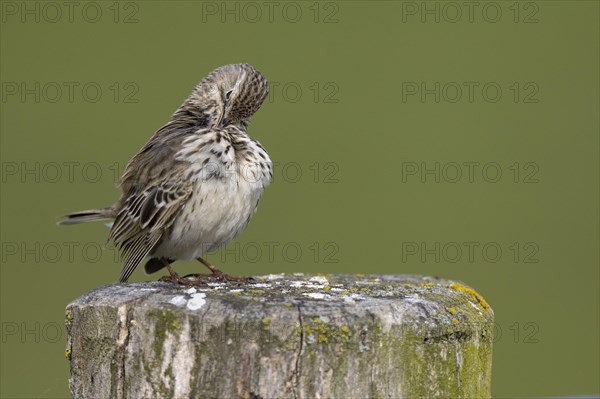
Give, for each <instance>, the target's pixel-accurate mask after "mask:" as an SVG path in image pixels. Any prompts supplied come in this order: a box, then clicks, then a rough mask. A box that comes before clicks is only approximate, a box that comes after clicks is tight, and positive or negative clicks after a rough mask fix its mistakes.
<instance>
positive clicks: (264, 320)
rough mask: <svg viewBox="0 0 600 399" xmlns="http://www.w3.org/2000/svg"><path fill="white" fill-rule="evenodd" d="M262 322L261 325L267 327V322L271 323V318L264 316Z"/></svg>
mask: <svg viewBox="0 0 600 399" xmlns="http://www.w3.org/2000/svg"><path fill="white" fill-rule="evenodd" d="M262 323H263V326H265V327H268V326H269V324H271V318H270V317H264V318H263V319H262Z"/></svg>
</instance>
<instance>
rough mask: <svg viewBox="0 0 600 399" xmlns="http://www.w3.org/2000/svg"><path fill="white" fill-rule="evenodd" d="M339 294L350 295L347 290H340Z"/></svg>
mask: <svg viewBox="0 0 600 399" xmlns="http://www.w3.org/2000/svg"><path fill="white" fill-rule="evenodd" d="M341 294H342V295H350V292H348V291H342V292H341Z"/></svg>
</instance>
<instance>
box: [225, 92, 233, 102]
mask: <svg viewBox="0 0 600 399" xmlns="http://www.w3.org/2000/svg"><path fill="white" fill-rule="evenodd" d="M231 93H233V90H229V91H228V92H227V93H225V101H229V98H231Z"/></svg>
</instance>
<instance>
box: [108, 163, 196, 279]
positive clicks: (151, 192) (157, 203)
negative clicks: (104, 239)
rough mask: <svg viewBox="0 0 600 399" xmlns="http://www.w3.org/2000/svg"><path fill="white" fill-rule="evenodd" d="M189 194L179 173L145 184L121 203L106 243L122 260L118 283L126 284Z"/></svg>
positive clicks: (190, 190) (188, 189) (190, 187)
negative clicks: (145, 186)
mask: <svg viewBox="0 0 600 399" xmlns="http://www.w3.org/2000/svg"><path fill="white" fill-rule="evenodd" d="M191 193H192V184H191V182H189V181H187V180H186V179H184V178H183V173H180V174H179V176H171V177H170V178H168V179H167V180H164V181H162V182H160V183H159V184H157V185H149V186H148V187H147V188H146V189H145V190H143V191H141V192H139V193H137V194H135V195H131V196H129V197H128V198H127V199H126V200H125V206H124V207H123V208H122V209H121V211H120V212H119V214H118V215H117V217H116V219H115V222H114V224H113V227H112V229H111V232H110V236H109V240H111V241H112V242H114V243H115V244H116V245H117V246H118V247H119V249H120V250H121V256H122V258H123V269H122V271H121V278H120V281H122V282H123V281H127V279H128V278H129V276H130V275H131V273H133V271H134V270H135V268H136V266H137V265H138V264H139V263H140V262H141V261H142V259H144V257H146V255H148V254H149V253H150V251H151V250H152V249H153V248H154V246H155V245H156V244H157V243H158V241H159V240H160V239H161V237H162V236H163V233H164V232H165V230H166V229H168V228H169V227H170V225H171V224H172V223H173V221H174V220H175V217H176V215H177V213H178V212H179V211H180V209H181V207H182V205H183V204H184V203H185V201H186V200H187V199H188V198H189V196H190V195H191Z"/></svg>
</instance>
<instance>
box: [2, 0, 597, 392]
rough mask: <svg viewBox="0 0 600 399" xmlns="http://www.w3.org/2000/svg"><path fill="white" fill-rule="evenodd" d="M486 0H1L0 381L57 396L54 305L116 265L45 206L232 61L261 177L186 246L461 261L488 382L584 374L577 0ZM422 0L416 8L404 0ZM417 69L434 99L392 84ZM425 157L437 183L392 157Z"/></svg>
mask: <svg viewBox="0 0 600 399" xmlns="http://www.w3.org/2000/svg"><path fill="white" fill-rule="evenodd" d="M487 3H488V2H479V3H477V4H479V5H478V6H477V7H476V8H475V9H474V14H473V16H472V18H471V20H469V19H470V17H469V15H468V9H467V8H465V7H464V6H460V4H462V2H459V3H453V4H459V6H460V7H461V8H462V10H461V11H462V16H461V17H460V18H458V17H456V8H452V7H451V6H445V4H446V3H436V2H427V3H422V2H392V1H371V2H366V1H348V2H337V3H333V2H332V3H320V4H316V5H315V3H314V2H294V3H293V4H292V5H291V6H286V3H284V2H276V5H275V6H274V7H275V8H274V9H273V11H274V12H273V14H272V15H271V16H269V13H268V11H269V8H268V6H267V5H265V4H264V3H263V2H257V3H253V4H254V5H252V6H250V7H254V8H248V7H247V6H244V4H245V3H236V2H229V3H227V5H226V6H224V5H222V4H223V3H221V2H204V3H201V2H166V1H138V2H130V3H120V4H118V5H117V7H116V8H115V3H113V2H96V3H93V4H92V5H91V6H87V8H85V6H86V3H84V2H81V3H77V6H76V8H75V9H74V13H73V16H72V20H69V18H70V17H69V15H68V14H67V11H68V10H67V9H66V8H65V7H64V6H60V4H62V2H57V3H53V4H54V5H59V7H60V8H61V9H62V16H58V17H57V15H56V11H55V9H52V8H43V7H44V4H45V3H41V2H26V3H21V2H7V1H4V2H2V7H3V8H2V10H3V14H2V27H1V81H2V96H3V97H2V103H1V105H2V114H1V138H2V140H1V147H2V149H1V156H2V197H1V198H2V204H1V212H2V215H1V218H2V225H1V233H2V234H1V241H2V266H1V269H0V271H1V299H2V304H1V311H2V314H1V318H2V346H1V349H2V360H1V384H0V385H1V395H2V397H7V398H8V397H15V398H31V397H37V398H55V397H67V396H68V395H69V393H68V385H67V378H68V375H69V370H68V362H67V360H65V358H64V348H65V331H64V327H62V322H63V312H64V308H65V306H66V304H67V303H68V302H69V301H71V300H73V299H75V298H76V297H78V296H79V295H82V294H83V293H85V292H87V291H89V290H91V289H93V288H95V287H98V286H100V285H104V284H109V283H113V282H115V281H116V280H117V279H118V275H119V271H120V266H119V262H118V259H115V254H114V251H111V250H107V251H105V252H104V253H103V254H101V255H98V253H97V252H98V249H99V248H100V246H101V245H102V244H103V243H104V241H105V240H106V236H107V233H108V230H107V229H106V228H104V227H103V226H102V224H88V225H80V226H74V227H57V226H55V224H54V223H55V220H56V218H57V217H58V216H60V215H62V214H64V213H66V212H70V211H76V210H82V209H87V208H92V207H100V206H105V205H109V204H111V203H112V202H113V201H114V200H116V199H117V197H118V195H119V192H118V191H117V189H116V188H115V181H116V179H115V171H117V172H118V170H119V168H120V169H121V170H122V168H123V166H124V165H125V163H126V162H127V160H128V159H129V158H130V157H131V156H132V155H133V154H134V153H135V152H136V151H137V150H138V149H139V148H140V147H141V146H142V145H143V144H144V143H145V142H146V140H147V139H148V138H149V137H150V135H151V134H152V133H153V132H154V131H155V130H156V129H157V128H159V127H160V126H162V124H163V123H165V122H166V121H167V120H168V118H169V117H170V115H171V113H172V112H173V111H174V110H175V109H176V108H177V107H178V106H179V105H180V103H181V102H182V101H183V100H184V99H185V97H186V96H187V95H188V94H189V93H190V91H191V89H192V88H193V86H194V85H195V84H196V83H197V82H199V81H200V79H201V78H202V77H204V76H205V75H206V74H207V73H208V72H210V71H211V70H212V69H213V68H215V67H218V66H220V65H223V64H227V63H234V62H248V63H251V64H253V65H254V66H256V67H257V68H258V69H259V70H260V71H261V72H262V73H263V74H264V75H265V76H266V77H267V79H269V80H270V81H271V82H272V83H273V84H272V90H271V97H270V98H269V100H268V101H266V102H265V104H264V105H263V107H262V108H261V109H260V111H259V112H258V113H257V115H256V116H255V117H254V118H253V120H252V124H251V126H250V130H249V133H250V134H251V135H252V136H253V137H254V138H256V139H258V140H260V141H261V143H262V144H263V145H264V146H265V147H266V148H267V150H268V151H269V154H270V155H271V158H272V159H273V161H274V162H275V163H276V164H275V181H274V182H273V184H272V186H270V187H269V188H268V190H267V191H266V192H265V195H264V196H263V200H262V201H261V206H260V209H259V211H258V213H257V215H256V216H255V217H254V219H253V221H252V223H250V225H249V227H248V229H247V230H246V231H245V232H244V233H243V234H242V235H241V236H240V237H239V238H238V239H237V240H236V241H235V242H233V243H231V244H230V245H229V246H228V247H227V251H228V252H224V251H219V252H217V253H216V254H214V255H212V256H209V260H211V261H213V262H214V263H216V264H218V265H220V266H221V267H222V268H223V269H224V270H225V271H227V272H229V273H234V274H236V273H237V274H253V275H260V274H266V273H280V272H305V273H381V274H384V273H394V274H400V273H413V274H425V275H437V276H442V277H446V278H450V279H457V280H462V281H464V282H466V283H467V284H469V285H471V286H473V287H474V288H476V289H477V291H478V292H479V293H481V294H482V295H483V296H484V297H485V298H486V299H487V300H488V302H489V303H490V304H491V306H492V307H493V309H494V311H495V315H496V322H497V331H498V334H497V337H496V343H495V347H494V364H493V378H492V383H493V384H492V385H493V394H494V396H495V397H535V396H560V395H577V394H578V395H582V394H597V393H599V392H600V388H599V377H598V375H599V373H600V368H599V346H598V345H599V344H598V342H599V316H598V315H599V313H600V309H599V302H600V300H599V290H598V288H599V273H598V271H599V266H598V265H599V259H598V242H599V237H598V234H599V232H598V225H599V223H598V222H599V220H598V219H599V214H598V193H599V191H598V184H599V183H598V182H599V176H598V170H599V165H598V153H599V142H598V137H599V134H598V132H599V121H598V109H599V108H600V104H599V92H598V90H599V79H598V75H599V74H598V72H599V53H598V48H599V43H598V41H599V39H598V38H599V29H598V26H599V3H598V2H596V1H564V2H563V1H538V2H523V3H516V5H515V2H512V1H511V2H503V1H500V2H495V3H493V4H492V5H490V6H487V7H488V8H486V10H485V15H483V14H482V13H484V11H483V8H484V6H485V5H486V4H487ZM22 4H26V7H30V8H31V9H33V10H34V14H32V15H29V14H26V13H24V10H23V8H22V7H25V6H23V5H22ZM36 4H37V5H36ZM236 4H237V5H236ZM436 4H437V6H436ZM11 5H12V6H11ZM15 5H16V6H17V8H18V9H17V10H16V11H15V10H14V9H13V8H11V7H13V6H15ZM256 5H257V6H258V7H260V10H261V13H262V15H260V16H257V15H256ZM7 7H8V8H7ZM35 7H38V10H39V22H38V21H36V15H35V13H36V11H35V10H36V8H35ZM50 7H51V6H50ZM215 7H216V11H215ZM223 7H228V9H230V10H233V11H232V12H233V14H227V13H226V12H225V11H226V10H225V9H224V8H223ZM236 7H238V8H237V10H238V11H236ZM244 7H246V8H244ZM414 7H417V9H416V12H417V14H416V15H413V14H411V13H410V11H414V10H415V9H414ZM435 7H439V13H440V15H439V18H440V20H439V22H436V21H435V18H436V16H435V15H430V14H427V13H424V14H423V15H422V13H423V12H424V11H426V10H425V8H427V9H432V10H435ZM444 7H446V8H444ZM84 8H85V12H86V14H85V17H86V18H87V20H86V18H84V15H82V12H83V9H84ZM284 8H285V10H284ZM497 8H499V9H500V11H501V12H502V14H501V17H499V20H498V21H496V22H493V21H491V20H493V19H495V18H496V17H495V11H496V9H497ZM96 9H100V11H101V12H102V15H101V17H100V18H99V21H97V22H93V20H94V19H95V18H96V17H95V11H96ZM298 9H299V10H300V11H301V13H302V15H301V17H300V18H299V21H297V22H293V20H294V19H296V13H295V11H296V10H298ZM117 10H118V11H119V13H118V15H117V14H115V12H116V11H117ZM317 10H318V13H317V12H316V11H317ZM517 10H518V13H516V11H517ZM211 12H216V14H212V13H211ZM22 17H23V18H25V21H23V20H22ZM422 17H423V18H424V19H425V20H424V21H422V19H421V18H422ZM222 18H224V19H225V21H223V20H222ZM236 18H239V21H236ZM486 18H487V20H486ZM453 19H457V20H456V21H455V22H452V21H450V20H453ZM54 20H56V21H54ZM115 20H116V22H115ZM53 21H54V22H53ZM125 22H128V23H125ZM36 82H39V89H36V86H35V85H36ZM68 82H73V83H68ZM422 82H423V83H425V85H426V86H425V88H428V89H435V84H436V82H439V84H440V89H439V95H440V98H439V102H436V101H435V100H436V99H435V96H434V94H428V95H425V97H424V98H423V99H422V98H421V96H420V93H419V94H416V95H408V94H407V92H406V89H407V87H408V88H411V87H417V88H418V89H419V90H420V89H421V86H420V85H421V83H422ZM465 82H475V83H472V85H474V86H473V87H474V88H475V89H474V92H473V98H472V99H469V96H468V91H467V86H466V85H465ZM490 82H491V83H490ZM515 82H516V83H517V84H518V87H519V88H518V89H517V86H515ZM115 84H117V85H115ZM468 84H471V83H468ZM486 84H487V86H486V87H487V89H486V90H488V89H489V90H488V91H486V92H485V93H482V89H483V87H484V85H486ZM22 85H23V86H22ZM68 85H71V86H72V87H74V91H73V97H72V98H69V91H68ZM415 85H416V86H415ZM57 86H58V87H61V88H62V93H61V95H60V96H58V95H57V92H56V87H57ZM84 86H85V87H86V90H87V91H86V92H85V93H83V92H82V88H83V87H84ZM457 86H459V87H462V88H463V92H462V96H460V97H457V92H456V90H455V89H456V87H457ZM498 86H499V87H500V88H501V90H502V94H501V95H500V96H499V97H498V98H497V101H496V102H493V101H491V100H492V99H493V98H494V97H495V96H496V93H495V91H494V88H495V87H498ZM95 87H100V88H101V90H102V93H101V95H99V96H98V98H97V101H96V99H95V98H94V97H95V96H96V92H95V91H94V88H95ZM490 87H491V89H490ZM298 88H299V89H300V91H298ZM23 89H25V90H29V92H27V91H25V92H24V91H23ZM516 94H518V98H515V95H516ZM36 95H38V96H39V98H36ZM486 95H487V97H486ZM454 100H456V101H454ZM94 101H95V102H94ZM468 162H478V163H479V166H476V167H475V169H474V171H475V174H474V175H473V179H472V181H470V180H469V176H468V173H467V172H468V168H467V167H465V166H464V163H468ZM436 163H438V164H439V169H440V173H441V177H440V180H439V182H436V181H435V180H436V179H435V176H433V175H427V174H426V175H424V181H422V179H421V175H420V174H419V173H417V174H416V175H407V174H406V173H403V170H404V171H406V168H407V167H409V168H410V167H411V166H415V165H416V166H417V167H418V168H419V169H420V170H421V169H423V168H429V169H432V168H434V167H435V165H436ZM454 163H457V164H459V165H463V166H462V176H461V178H460V179H458V181H456V182H452V181H451V180H453V178H454V176H455V173H456V169H455V168H454V167H455V166H456V164H454ZM515 163H517V164H516V165H515ZM487 164H489V165H488V167H489V168H488V169H486V170H485V172H483V165H487ZM69 165H73V166H72V167H71V171H72V172H73V173H72V174H71V175H70V174H69V171H70V169H69V168H70V167H69ZM490 165H491V166H490ZM115 166H117V168H115ZM498 167H499V168H500V170H501V172H502V175H501V177H500V178H499V179H498V180H497V181H496V182H490V181H489V180H490V179H492V180H494V177H495V171H496V169H495V168H498ZM453 168H454V169H453ZM490 168H491V169H490ZM28 170H29V172H28ZM515 170H518V171H519V172H520V173H518V174H515ZM57 172H58V174H57ZM98 173H100V174H98ZM298 173H301V175H299V174H298ZM486 179H487V180H486ZM465 242H473V243H475V244H464V243H465ZM436 243H437V244H436ZM453 243H456V244H453ZM515 243H516V244H515ZM422 244H423V245H424V248H421V245H422ZM436 245H439V250H436V249H435V248H436ZM465 245H474V246H475V251H474V253H473V258H472V259H470V258H469V256H468V255H469V254H468V252H467V251H466V249H467V247H466V246H465ZM414 246H416V248H418V253H417V254H411V253H407V252H406V250H407V249H414ZM456 246H459V247H461V248H462V249H463V253H462V254H461V256H458V255H457V253H456V252H455V250H456ZM484 246H485V248H486V251H484V252H482V249H483V248H484ZM498 247H499V248H500V249H501V250H502V254H501V256H500V257H499V258H498V259H496V255H495V252H494V250H495V249H496V248H498ZM69 248H71V249H72V250H71V251H69ZM268 248H273V251H272V252H270V251H269V250H268ZM298 249H300V250H301V254H299V253H298V252H297V251H298ZM423 250H424V251H423ZM427 250H433V254H428V253H427V252H426V251H427ZM436 252H437V254H438V255H439V260H438V259H436ZM421 255H423V257H422V256H421ZM454 260H456V261H454ZM199 267H200V265H198V264H195V263H185V264H184V263H178V266H177V270H179V271H180V272H181V273H190V272H192V271H197V270H199ZM156 277H158V276H156ZM148 279H155V276H152V277H148V276H145V275H144V274H143V272H142V271H141V270H138V271H136V273H135V274H134V275H133V277H132V279H131V280H132V281H144V280H148ZM58 328H60V329H58Z"/></svg>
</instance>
